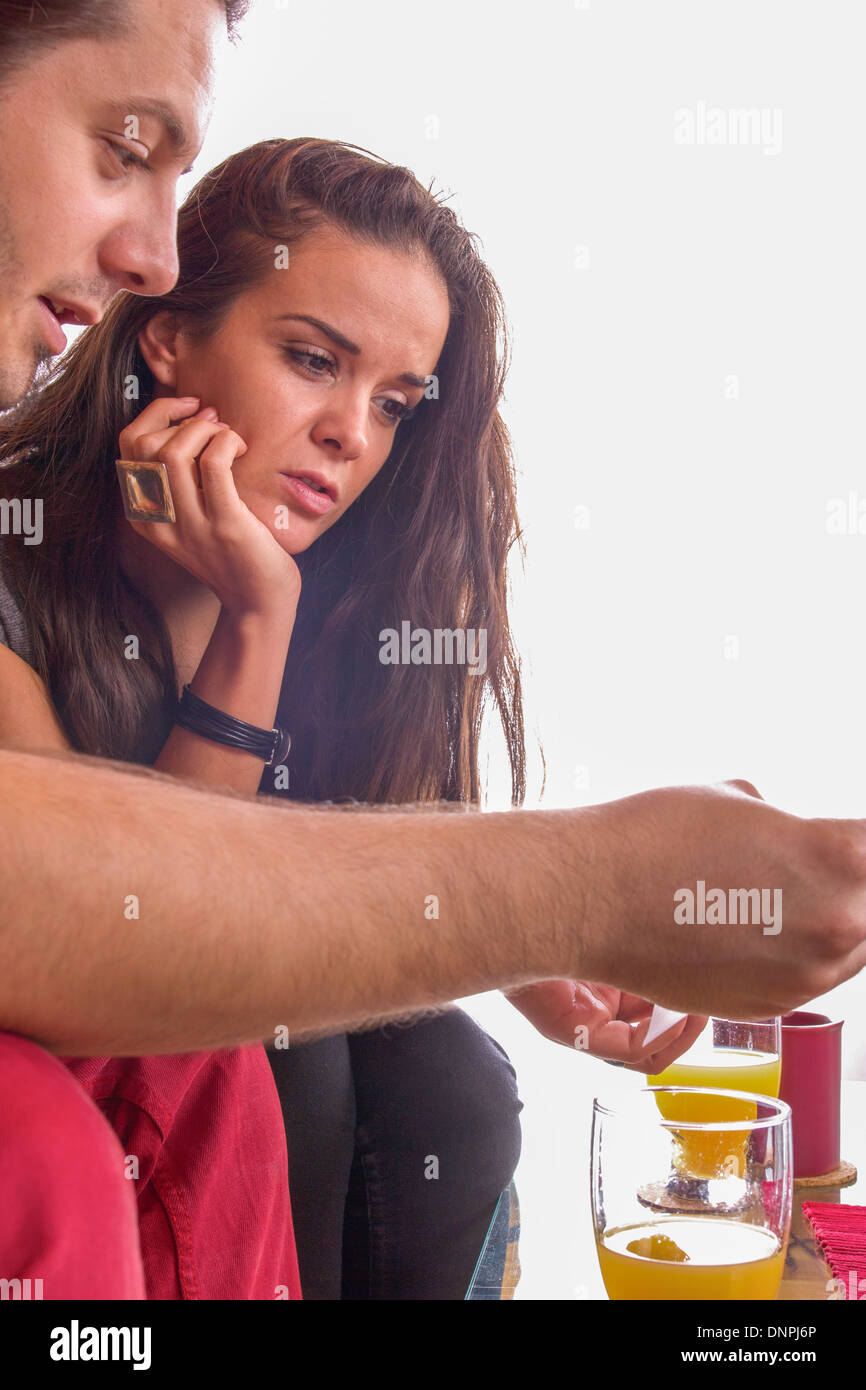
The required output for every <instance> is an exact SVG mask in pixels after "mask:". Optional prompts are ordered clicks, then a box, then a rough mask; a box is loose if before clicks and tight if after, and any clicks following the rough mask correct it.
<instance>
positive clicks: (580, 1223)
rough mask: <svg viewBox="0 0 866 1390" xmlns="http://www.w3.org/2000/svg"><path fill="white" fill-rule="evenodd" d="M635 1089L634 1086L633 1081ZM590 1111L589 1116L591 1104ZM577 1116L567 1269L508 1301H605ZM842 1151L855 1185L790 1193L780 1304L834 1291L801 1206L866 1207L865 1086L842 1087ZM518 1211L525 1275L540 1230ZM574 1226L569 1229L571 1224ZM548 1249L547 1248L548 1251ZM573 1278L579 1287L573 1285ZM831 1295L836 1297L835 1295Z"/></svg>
mask: <svg viewBox="0 0 866 1390" xmlns="http://www.w3.org/2000/svg"><path fill="white" fill-rule="evenodd" d="M618 1075H619V1077H622V1078H625V1077H626V1076H630V1077H632V1078H634V1074H633V1073H623V1072H620V1073H619V1074H618ZM634 1084H639V1083H637V1082H634ZM589 1108H590V1111H591V1105H590V1107H589ZM580 1112H581V1123H580V1133H579V1134H575V1135H573V1136H571V1137H572V1138H573V1139H577V1141H578V1142H579V1143H581V1144H582V1142H585V1143H586V1162H585V1165H584V1164H583V1163H580V1164H579V1166H578V1172H581V1170H583V1171H582V1173H581V1178H580V1191H579V1193H577V1192H575V1191H574V1189H572V1192H571V1193H570V1194H569V1199H570V1201H573V1203H574V1205H573V1206H571V1207H570V1209H568V1210H563V1213H562V1220H563V1227H564V1229H565V1230H567V1231H569V1230H570V1235H569V1239H568V1241H567V1249H568V1262H567V1266H566V1265H564V1264H563V1265H562V1267H561V1269H560V1270H559V1272H558V1273H557V1275H556V1276H555V1279H554V1281H548V1283H547V1287H546V1289H545V1291H544V1292H543V1293H540V1292H539V1291H538V1281H537V1280H536V1281H532V1280H530V1281H527V1280H526V1279H525V1277H524V1279H523V1280H522V1281H521V1282H520V1283H518V1285H517V1286H516V1288H515V1290H514V1294H513V1296H514V1297H516V1298H518V1299H520V1298H521V1297H524V1298H525V1297H529V1298H533V1297H539V1296H540V1297H543V1298H562V1299H574V1298H580V1299H590V1300H592V1299H599V1300H601V1299H604V1300H606V1299H607V1293H606V1291H605V1287H604V1284H603V1282H602V1278H601V1272H600V1270H599V1267H598V1257H597V1255H596V1250H595V1238H594V1234H593V1228H592V1216H591V1211H590V1194H589V1129H590V1123H591V1114H590V1116H589V1117H588V1118H587V1115H586V1107H585V1104H582V1105H581V1106H580ZM841 1148H842V1158H843V1159H846V1160H847V1161H848V1162H849V1163H853V1164H854V1165H855V1167H856V1168H857V1181H856V1182H855V1183H852V1184H851V1185H850V1186H849V1187H843V1188H839V1187H831V1188H818V1187H795V1188H794V1208H793V1213H792V1220H791V1236H790V1240H789V1242H788V1253H787V1258H786V1261H785V1271H784V1275H783V1278H782V1284H781V1287H780V1290H779V1294H778V1299H779V1300H780V1301H802V1300H817V1299H829V1298H830V1297H831V1295H832V1294H833V1293H834V1292H835V1289H834V1284H833V1275H832V1272H831V1270H830V1268H829V1266H828V1265H827V1264H826V1263H825V1262H824V1259H823V1257H822V1256H821V1253H820V1250H819V1249H818V1247H817V1245H816V1243H815V1239H814V1235H813V1233H812V1228H811V1226H810V1225H809V1223H808V1221H807V1220H806V1217H805V1216H804V1214H803V1211H802V1205H803V1202H833V1203H839V1204H843V1205H848V1204H850V1205H857V1206H866V1081H843V1082H842V1115H841ZM584 1174H585V1176H584ZM518 1190H520V1170H518ZM521 1206H522V1207H523V1211H522V1217H523V1229H522V1233H521V1242H520V1259H521V1264H522V1265H523V1268H524V1275H526V1274H528V1273H529V1272H530V1271H529V1268H528V1262H529V1261H530V1260H532V1261H535V1260H537V1259H538V1258H539V1252H540V1251H541V1249H542V1241H541V1240H540V1239H539V1234H540V1233H539V1231H538V1230H536V1229H534V1224H535V1223H533V1226H532V1227H531V1226H530V1223H529V1222H528V1221H527V1219H526V1218H527V1216H528V1215H530V1213H529V1212H528V1211H527V1207H526V1204H525V1203H524V1202H523V1201H522V1200H521ZM575 1217H576V1218H577V1219H576V1221H574V1218H575ZM573 1221H574V1224H572V1223H573ZM575 1226H576V1229H575ZM547 1235H548V1238H551V1235H552V1238H553V1239H556V1236H557V1233H556V1232H553V1233H550V1232H548V1233H547ZM550 1248H551V1247H550V1246H549V1245H548V1249H550ZM554 1263H555V1262H554ZM575 1279H577V1281H578V1282H575ZM527 1282H529V1283H530V1284H531V1285H532V1290H533V1291H532V1292H529V1289H528V1288H527V1287H526V1285H527ZM836 1296H837V1297H838V1293H837V1294H836Z"/></svg>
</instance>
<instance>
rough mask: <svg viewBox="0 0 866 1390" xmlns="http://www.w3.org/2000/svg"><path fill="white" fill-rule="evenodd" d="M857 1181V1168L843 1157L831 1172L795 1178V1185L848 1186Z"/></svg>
mask: <svg viewBox="0 0 866 1390" xmlns="http://www.w3.org/2000/svg"><path fill="white" fill-rule="evenodd" d="M856 1181H857V1169H856V1168H855V1167H854V1164H853V1163H847V1162H846V1161H845V1159H844V1158H843V1159H842V1162H841V1163H840V1164H839V1167H838V1168H834V1169H833V1171H832V1173H821V1174H820V1175H819V1176H818V1177H817V1178H795V1179H794V1186H795V1187H850V1186H851V1184H852V1182H856Z"/></svg>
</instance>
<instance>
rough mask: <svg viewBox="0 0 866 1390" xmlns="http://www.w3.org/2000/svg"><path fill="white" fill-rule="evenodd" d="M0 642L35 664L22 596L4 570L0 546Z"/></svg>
mask: <svg viewBox="0 0 866 1390" xmlns="http://www.w3.org/2000/svg"><path fill="white" fill-rule="evenodd" d="M0 642H2V643H3V645H4V646H5V647H9V649H10V650H11V651H13V652H14V653H15V655H16V656H20V657H21V660H22V661H26V662H27V664H28V665H29V666H32V665H33V647H32V645H31V642H30V633H29V631H28V628H27V623H26V620H25V618H24V612H23V608H22V603H21V598H20V596H19V594H18V591H17V589H14V588H13V585H12V581H11V579H8V578H7V576H6V575H5V574H4V572H3V550H2V547H0Z"/></svg>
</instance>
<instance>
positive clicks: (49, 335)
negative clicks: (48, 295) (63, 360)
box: [38, 298, 66, 357]
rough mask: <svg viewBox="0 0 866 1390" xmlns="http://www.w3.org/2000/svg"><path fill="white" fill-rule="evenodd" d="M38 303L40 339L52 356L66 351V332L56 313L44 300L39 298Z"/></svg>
mask: <svg viewBox="0 0 866 1390" xmlns="http://www.w3.org/2000/svg"><path fill="white" fill-rule="evenodd" d="M38 303H39V308H40V310H41V311H42V341H43V342H44V343H45V346H46V347H47V348H48V349H49V350H50V352H51V354H52V356H54V357H56V356H57V355H58V354H59V353H61V352H65V351H66V334H65V333H64V332H63V325H62V324H61V322H60V320H59V319H58V317H57V315H56V314H55V313H54V312H53V310H52V309H51V308H49V306H48V305H47V304H46V303H45V300H44V299H41V298H40V299H39V301H38Z"/></svg>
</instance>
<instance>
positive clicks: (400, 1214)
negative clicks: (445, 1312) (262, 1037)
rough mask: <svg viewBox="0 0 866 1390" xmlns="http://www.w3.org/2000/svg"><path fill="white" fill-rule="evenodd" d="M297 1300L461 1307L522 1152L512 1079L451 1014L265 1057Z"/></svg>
mask: <svg viewBox="0 0 866 1390" xmlns="http://www.w3.org/2000/svg"><path fill="white" fill-rule="evenodd" d="M268 1057H269V1059H270V1063H271V1067H272V1069H273V1073H274V1077H275V1080H276V1083H277V1090H278V1092H279V1095H280V1102H281V1104H282V1107H283V1116H284V1119H285V1124H286V1139H287V1142H288V1149H289V1185H290V1187H291V1195H292V1216H293V1220H294V1226H295V1239H296V1241H297V1246H298V1260H299V1264H300V1269H301V1286H302V1289H303V1294H304V1298H307V1299H339V1298H343V1299H392V1300H393V1299H462V1298H463V1297H464V1296H465V1294H466V1290H467V1287H468V1285H469V1281H470V1279H471V1277H472V1272H473V1270H474V1268H475V1263H476V1261H477V1259H478V1255H479V1253H480V1251H481V1246H482V1244H483V1241H484V1237H485V1235H486V1233H487V1228H488V1226H489V1224H490V1221H491V1218H492V1216H493V1213H494V1211H495V1209H496V1203H497V1201H498V1200H499V1196H500V1193H501V1192H502V1190H503V1189H504V1188H505V1187H507V1186H508V1184H509V1182H510V1181H511V1178H512V1175H513V1173H514V1169H515V1167H516V1165H517V1160H518V1158H519V1156H520V1122H519V1120H518V1115H519V1112H520V1110H521V1109H522V1105H521V1102H520V1101H519V1099H518V1097H517V1078H516V1077H515V1074H514V1068H513V1067H512V1066H511V1063H510V1062H509V1060H508V1056H507V1054H506V1053H505V1052H504V1051H503V1049H502V1048H501V1047H500V1046H499V1044H498V1043H497V1042H494V1040H493V1039H492V1038H491V1037H488V1035H487V1034H486V1033H485V1032H484V1031H483V1030H482V1029H481V1028H479V1027H478V1025H477V1024H476V1023H474V1022H473V1021H472V1019H470V1018H469V1017H468V1015H466V1014H465V1013H463V1012H462V1011H461V1010H459V1009H453V1010H450V1011H449V1012H448V1013H446V1014H441V1015H439V1016H438V1017H436V1018H432V1019H426V1020H422V1021H420V1022H417V1023H412V1024H388V1025H387V1026H386V1027H384V1028H380V1029H378V1030H376V1031H375V1032H370V1033H353V1034H349V1035H348V1036H346V1035H344V1036H340V1037H336V1038H325V1039H323V1040H322V1041H320V1042H312V1043H303V1044H298V1045H297V1046H296V1047H295V1046H290V1047H289V1048H288V1049H287V1050H285V1051H281V1052H276V1051H271V1050H269V1051H268Z"/></svg>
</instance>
